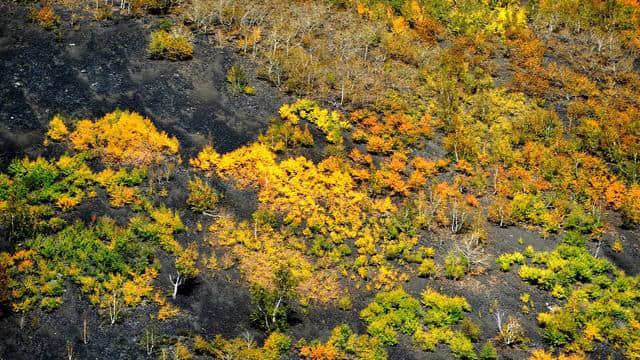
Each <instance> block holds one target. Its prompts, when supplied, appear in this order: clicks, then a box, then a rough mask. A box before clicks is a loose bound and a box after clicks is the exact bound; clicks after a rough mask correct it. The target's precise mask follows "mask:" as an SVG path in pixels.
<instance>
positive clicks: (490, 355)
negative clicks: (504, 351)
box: [478, 341, 498, 360]
mask: <svg viewBox="0 0 640 360" xmlns="http://www.w3.org/2000/svg"><path fill="white" fill-rule="evenodd" d="M478 359H480V360H497V359H498V351H497V350H496V348H495V347H494V346H493V344H492V343H491V341H487V343H486V344H484V346H483V347H482V349H481V350H480V353H479V354H478Z"/></svg>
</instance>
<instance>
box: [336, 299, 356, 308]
mask: <svg viewBox="0 0 640 360" xmlns="http://www.w3.org/2000/svg"><path fill="white" fill-rule="evenodd" d="M352 307H353V304H352V303H351V299H349V297H348V296H343V297H341V298H340V300H338V309H340V310H343V311H349V310H351V308H352Z"/></svg>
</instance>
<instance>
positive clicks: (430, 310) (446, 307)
mask: <svg viewBox="0 0 640 360" xmlns="http://www.w3.org/2000/svg"><path fill="white" fill-rule="evenodd" d="M422 303H423V304H424V306H425V307H426V308H427V311H426V313H425V316H424V319H425V322H426V323H427V324H428V325H432V326H437V327H440V326H444V325H453V324H456V323H458V322H459V321H460V320H462V318H463V315H464V313H465V312H468V311H471V306H470V305H469V303H468V302H467V301H466V300H465V299H464V298H463V297H459V296H454V297H450V296H447V295H443V294H440V293H439V292H437V291H435V290H433V289H430V288H427V289H425V290H424V291H423V292H422Z"/></svg>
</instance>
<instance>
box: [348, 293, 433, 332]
mask: <svg viewBox="0 0 640 360" xmlns="http://www.w3.org/2000/svg"><path fill="white" fill-rule="evenodd" d="M423 314H424V311H423V309H422V307H421V306H420V302H419V301H418V300H416V299H415V298H413V297H412V296H411V295H409V294H407V293H406V292H405V291H404V290H403V289H397V290H393V291H389V292H380V293H378V294H377V295H376V298H375V300H374V301H373V302H372V303H370V304H369V305H368V306H367V307H366V308H364V309H363V310H362V311H361V312H360V318H361V319H362V320H363V321H364V322H365V323H367V331H368V332H369V334H370V335H371V336H373V337H375V338H377V339H379V340H380V341H381V342H382V343H383V344H386V345H395V344H397V343H398V339H397V331H400V332H402V333H405V334H407V335H412V334H413V333H414V332H415V331H416V329H417V328H418V327H419V325H420V320H421V319H422V318H423Z"/></svg>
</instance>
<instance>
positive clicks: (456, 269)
mask: <svg viewBox="0 0 640 360" xmlns="http://www.w3.org/2000/svg"><path fill="white" fill-rule="evenodd" d="M468 266H469V260H468V259H467V258H466V257H465V256H464V254H462V253H461V252H459V251H449V253H448V254H447V257H446V258H445V259H444V273H445V275H446V276H447V277H448V278H450V279H454V280H459V279H462V278H463V277H464V275H465V274H466V273H467V268H468Z"/></svg>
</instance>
